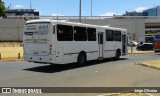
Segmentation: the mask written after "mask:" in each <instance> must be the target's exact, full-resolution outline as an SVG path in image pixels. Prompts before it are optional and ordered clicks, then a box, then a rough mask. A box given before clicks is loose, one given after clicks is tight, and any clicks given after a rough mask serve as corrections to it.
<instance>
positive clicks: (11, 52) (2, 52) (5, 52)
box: [0, 42, 23, 60]
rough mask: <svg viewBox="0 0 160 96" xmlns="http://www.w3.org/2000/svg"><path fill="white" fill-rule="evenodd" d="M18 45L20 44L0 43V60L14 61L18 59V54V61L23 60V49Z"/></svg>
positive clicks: (20, 43)
mask: <svg viewBox="0 0 160 96" xmlns="http://www.w3.org/2000/svg"><path fill="white" fill-rule="evenodd" d="M20 45H22V42H0V56H1V57H0V59H1V60H15V59H18V54H20V59H23V47H22V46H20ZM4 46H6V47H4ZM13 46H15V47H13Z"/></svg>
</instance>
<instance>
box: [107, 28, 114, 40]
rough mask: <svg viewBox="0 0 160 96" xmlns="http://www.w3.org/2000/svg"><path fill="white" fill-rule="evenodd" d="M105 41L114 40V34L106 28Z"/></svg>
mask: <svg viewBox="0 0 160 96" xmlns="http://www.w3.org/2000/svg"><path fill="white" fill-rule="evenodd" d="M106 41H114V34H113V31H112V30H106Z"/></svg>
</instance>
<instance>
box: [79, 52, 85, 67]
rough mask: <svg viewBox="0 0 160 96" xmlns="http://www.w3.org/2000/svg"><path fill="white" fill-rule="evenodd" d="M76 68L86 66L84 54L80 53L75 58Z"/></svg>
mask: <svg viewBox="0 0 160 96" xmlns="http://www.w3.org/2000/svg"><path fill="white" fill-rule="evenodd" d="M77 63H78V66H82V65H85V64H86V54H85V52H81V53H80V54H79V55H78V58H77Z"/></svg>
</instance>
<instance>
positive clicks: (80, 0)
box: [79, 0, 81, 22]
mask: <svg viewBox="0 0 160 96" xmlns="http://www.w3.org/2000/svg"><path fill="white" fill-rule="evenodd" d="M79 22H81V0H79Z"/></svg>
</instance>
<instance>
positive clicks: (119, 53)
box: [114, 50, 121, 60]
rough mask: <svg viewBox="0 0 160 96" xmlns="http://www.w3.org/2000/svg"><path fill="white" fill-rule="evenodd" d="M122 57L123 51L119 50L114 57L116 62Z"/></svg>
mask: <svg viewBox="0 0 160 96" xmlns="http://www.w3.org/2000/svg"><path fill="white" fill-rule="evenodd" d="M120 56H121V51H120V50H117V51H116V56H115V57H114V58H115V59H116V60H118V59H119V57H120Z"/></svg>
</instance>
